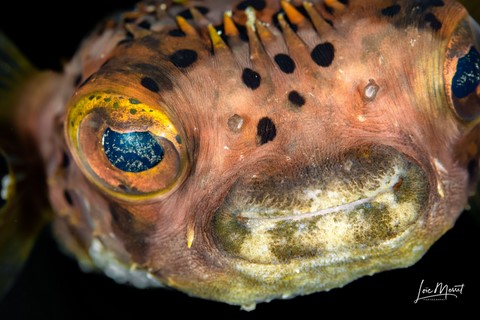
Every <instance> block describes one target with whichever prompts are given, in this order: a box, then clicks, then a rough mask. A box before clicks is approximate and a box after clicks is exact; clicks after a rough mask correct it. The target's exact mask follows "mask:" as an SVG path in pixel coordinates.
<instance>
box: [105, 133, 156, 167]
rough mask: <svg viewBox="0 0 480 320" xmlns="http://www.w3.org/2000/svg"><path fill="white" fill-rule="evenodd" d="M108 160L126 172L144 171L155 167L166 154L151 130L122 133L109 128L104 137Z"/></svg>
mask: <svg viewBox="0 0 480 320" xmlns="http://www.w3.org/2000/svg"><path fill="white" fill-rule="evenodd" d="M102 144H103V151H104V152H105V155H106V156H107V158H108V160H109V161H110V162H111V163H112V164H113V165H114V166H115V167H117V168H118V169H120V170H122V171H126V172H142V171H146V170H148V169H151V168H153V167H155V166H156V165H157V164H159V163H160V162H161V161H162V160H163V157H164V155H165V152H164V150H163V148H162V146H161V145H160V144H159V143H158V141H157V140H156V139H155V138H154V137H153V136H152V134H151V133H150V132H129V133H120V132H115V131H113V130H111V129H110V128H107V130H105V132H104V134H103V139H102Z"/></svg>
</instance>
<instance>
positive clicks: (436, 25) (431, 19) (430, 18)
mask: <svg viewBox="0 0 480 320" xmlns="http://www.w3.org/2000/svg"><path fill="white" fill-rule="evenodd" d="M425 22H426V23H427V24H429V25H430V27H431V28H432V29H433V30H435V31H438V30H440V29H441V28H442V23H441V22H440V20H438V18H437V17H436V16H435V15H434V14H433V13H427V14H426V15H425Z"/></svg>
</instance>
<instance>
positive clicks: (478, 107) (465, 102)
mask: <svg viewBox="0 0 480 320" xmlns="http://www.w3.org/2000/svg"><path fill="white" fill-rule="evenodd" d="M479 45H480V27H479V26H478V24H477V23H476V22H475V20H473V19H472V18H470V17H469V18H467V19H465V20H464V21H463V22H461V23H460V25H459V26H458V27H457V29H456V30H455V32H454V33H453V35H452V37H451V39H450V42H449V44H448V47H447V55H446V60H445V65H444V79H445V89H446V92H447V97H448V100H449V101H450V105H451V108H452V109H453V111H454V112H455V114H456V115H457V116H458V118H460V119H461V120H464V121H467V122H472V121H475V120H477V119H478V118H479V117H480V46H479Z"/></svg>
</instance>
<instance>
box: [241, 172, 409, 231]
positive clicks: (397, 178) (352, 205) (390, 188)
mask: <svg viewBox="0 0 480 320" xmlns="http://www.w3.org/2000/svg"><path fill="white" fill-rule="evenodd" d="M405 174H406V172H405V171H404V170H403V169H401V170H399V171H397V172H396V173H395V174H394V175H392V176H391V177H390V181H388V183H387V184H383V185H382V186H380V187H379V188H377V189H376V190H375V191H373V192H372V193H370V194H369V195H368V196H365V197H361V198H359V199H358V200H355V201H351V202H347V203H343V204H340V205H337V206H333V207H328V208H323V209H320V210H316V211H313V212H298V211H296V213H294V214H289V215H282V216H255V215H252V214H249V213H254V212H252V211H244V212H242V213H241V214H240V215H239V216H238V218H240V219H247V220H249V221H252V222H254V221H265V220H267V221H270V222H280V221H298V220H303V219H309V218H315V217H319V216H324V215H327V214H332V213H337V212H342V211H343V212H349V211H352V210H354V209H356V208H358V207H359V206H361V205H364V204H367V203H369V202H372V201H374V200H375V198H377V197H378V196H380V195H382V194H385V193H387V192H394V191H395V188H396V187H397V186H398V185H399V184H401V183H402V181H403V176H404V175H405ZM294 212H295V211H294ZM255 213H256V212H255Z"/></svg>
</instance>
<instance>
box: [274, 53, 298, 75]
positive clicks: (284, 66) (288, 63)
mask: <svg viewBox="0 0 480 320" xmlns="http://www.w3.org/2000/svg"><path fill="white" fill-rule="evenodd" d="M274 59H275V62H276V63H277V65H278V67H279V68H280V70H282V71H283V72H284V73H293V72H294V71H295V62H294V61H293V59H292V58H290V56H288V55H286V54H284V53H279V54H277V55H276V56H275V58H274Z"/></svg>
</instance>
